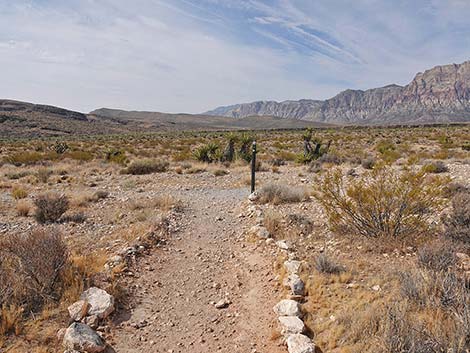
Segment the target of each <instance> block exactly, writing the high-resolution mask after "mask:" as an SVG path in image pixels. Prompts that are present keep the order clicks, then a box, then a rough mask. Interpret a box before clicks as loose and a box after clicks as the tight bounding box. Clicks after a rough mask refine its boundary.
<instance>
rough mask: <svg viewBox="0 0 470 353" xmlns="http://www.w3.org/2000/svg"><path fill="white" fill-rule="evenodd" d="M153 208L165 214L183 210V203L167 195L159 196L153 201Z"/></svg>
mask: <svg viewBox="0 0 470 353" xmlns="http://www.w3.org/2000/svg"><path fill="white" fill-rule="evenodd" d="M153 206H154V207H156V208H158V209H160V210H162V211H165V212H168V211H170V210H176V211H178V210H181V209H183V203H182V202H181V201H180V200H179V199H177V198H175V197H174V196H171V195H167V194H164V195H159V196H157V197H156V198H155V199H154V200H153Z"/></svg>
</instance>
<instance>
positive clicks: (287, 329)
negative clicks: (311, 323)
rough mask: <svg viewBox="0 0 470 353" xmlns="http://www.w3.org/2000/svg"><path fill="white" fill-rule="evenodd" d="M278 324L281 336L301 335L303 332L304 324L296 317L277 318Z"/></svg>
mask: <svg viewBox="0 0 470 353" xmlns="http://www.w3.org/2000/svg"><path fill="white" fill-rule="evenodd" d="M279 323H280V324H281V334H283V335H290V334H295V333H303V332H304V331H305V324H304V322H303V321H302V320H300V319H299V318H298V317H297V316H279Z"/></svg>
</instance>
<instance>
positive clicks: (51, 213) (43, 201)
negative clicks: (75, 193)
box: [34, 194, 70, 224]
mask: <svg viewBox="0 0 470 353" xmlns="http://www.w3.org/2000/svg"><path fill="white" fill-rule="evenodd" d="M69 204H70V202H69V199H68V198H67V197H66V196H65V195H57V194H45V195H40V196H38V197H37V198H36V199H35V200H34V205H35V206H36V211H35V214H34V217H35V218H36V221H38V222H39V223H41V224H44V223H54V222H57V221H59V219H60V217H61V216H62V215H63V214H64V213H65V212H66V211H67V210H68V208H69Z"/></svg>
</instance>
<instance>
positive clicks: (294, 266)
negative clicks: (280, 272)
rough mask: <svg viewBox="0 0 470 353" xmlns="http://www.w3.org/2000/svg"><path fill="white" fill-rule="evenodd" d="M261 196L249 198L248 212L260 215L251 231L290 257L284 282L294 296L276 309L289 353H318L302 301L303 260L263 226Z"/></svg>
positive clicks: (303, 287) (283, 301) (284, 300)
mask: <svg viewBox="0 0 470 353" xmlns="http://www.w3.org/2000/svg"><path fill="white" fill-rule="evenodd" d="M257 199H258V194H257V193H256V192H255V193H253V194H250V196H249V197H248V200H249V204H248V207H247V213H248V214H247V215H248V217H250V218H253V217H256V218H255V219H256V225H254V226H253V227H251V228H250V230H249V231H248V233H249V234H251V235H254V236H257V237H258V238H259V239H265V240H266V244H268V245H273V246H275V247H277V248H278V249H279V250H280V251H281V252H285V253H286V254H287V257H288V260H286V261H284V264H283V266H284V269H285V271H286V274H287V277H286V278H285V279H284V281H283V283H282V285H283V286H284V288H286V289H288V290H289V291H290V295H289V297H288V298H286V299H283V300H281V301H280V302H279V303H277V304H276V305H275V306H274V308H273V310H274V312H275V313H276V314H277V316H278V321H279V325H280V327H281V335H282V336H283V341H284V343H285V344H286V346H287V351H288V352H289V353H314V352H316V349H317V346H316V344H315V342H314V341H313V340H312V339H311V338H310V337H308V336H307V335H306V331H307V328H306V325H305V323H304V321H303V313H302V306H301V304H300V302H301V301H303V300H304V298H305V297H304V296H305V294H306V293H305V283H304V282H303V280H302V279H301V278H300V270H301V268H302V265H303V262H302V261H299V260H297V259H296V258H297V256H296V254H295V251H294V250H293V249H292V248H291V247H290V245H289V243H288V242H287V241H286V240H278V241H274V240H273V239H272V238H271V235H270V234H269V231H268V230H267V229H266V227H264V226H263V222H264V212H263V210H262V209H261V207H259V206H258V205H256V204H253V203H254V202H256V201H257Z"/></svg>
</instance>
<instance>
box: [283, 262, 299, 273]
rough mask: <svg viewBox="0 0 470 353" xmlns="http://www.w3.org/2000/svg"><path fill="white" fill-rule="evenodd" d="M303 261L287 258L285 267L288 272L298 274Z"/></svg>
mask: <svg viewBox="0 0 470 353" xmlns="http://www.w3.org/2000/svg"><path fill="white" fill-rule="evenodd" d="M301 265H302V262H300V261H297V260H287V261H285V262H284V268H285V269H286V271H287V273H288V274H298V273H299V271H300V266H301Z"/></svg>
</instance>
